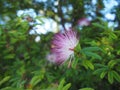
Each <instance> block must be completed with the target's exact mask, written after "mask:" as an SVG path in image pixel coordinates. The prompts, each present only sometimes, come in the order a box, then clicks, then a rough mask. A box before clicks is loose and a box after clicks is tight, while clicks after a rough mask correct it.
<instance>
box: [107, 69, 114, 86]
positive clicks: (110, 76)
mask: <svg viewBox="0 0 120 90" xmlns="http://www.w3.org/2000/svg"><path fill="white" fill-rule="evenodd" d="M108 81H109V82H110V83H111V84H112V83H113V81H114V79H113V72H112V71H109V72H108Z"/></svg>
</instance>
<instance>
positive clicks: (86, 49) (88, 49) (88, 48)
mask: <svg viewBox="0 0 120 90" xmlns="http://www.w3.org/2000/svg"><path fill="white" fill-rule="evenodd" d="M82 50H83V51H89V52H91V51H100V50H101V48H99V47H86V48H83V49H82Z"/></svg>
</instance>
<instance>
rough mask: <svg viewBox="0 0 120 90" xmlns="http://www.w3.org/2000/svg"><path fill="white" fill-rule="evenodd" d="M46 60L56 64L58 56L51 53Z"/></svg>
mask: <svg viewBox="0 0 120 90" xmlns="http://www.w3.org/2000/svg"><path fill="white" fill-rule="evenodd" d="M46 59H47V60H48V61H49V62H52V63H56V55H55V54H53V53H51V54H48V55H47V56H46Z"/></svg>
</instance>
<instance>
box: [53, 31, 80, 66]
mask: <svg viewBox="0 0 120 90" xmlns="http://www.w3.org/2000/svg"><path fill="white" fill-rule="evenodd" d="M78 42H79V40H78V37H77V32H76V31H73V30H72V29H70V30H68V31H65V32H64V33H57V34H55V36H54V38H53V41H52V53H54V54H55V55H56V60H55V63H57V64H62V63H63V62H65V61H66V60H68V59H69V58H70V57H73V56H74V48H75V47H76V46H77V44H78Z"/></svg>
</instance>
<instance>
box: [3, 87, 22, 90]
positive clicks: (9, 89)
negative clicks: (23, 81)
mask: <svg viewBox="0 0 120 90" xmlns="http://www.w3.org/2000/svg"><path fill="white" fill-rule="evenodd" d="M1 90H24V89H22V88H13V87H5V88H2V89H1Z"/></svg>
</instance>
